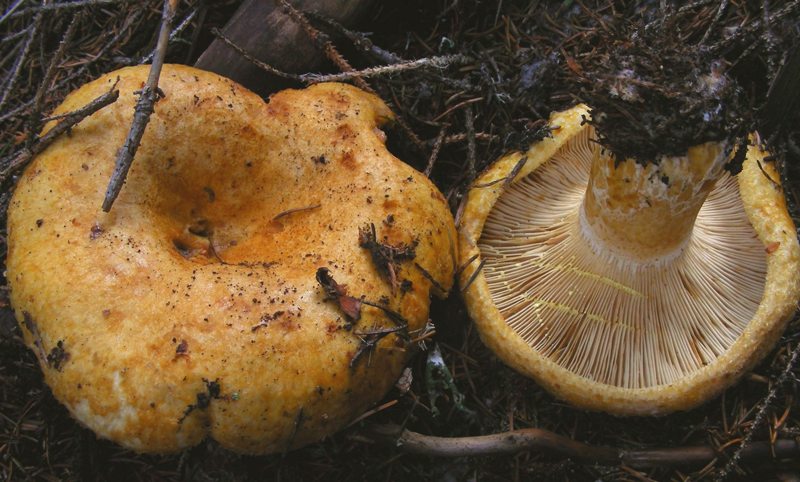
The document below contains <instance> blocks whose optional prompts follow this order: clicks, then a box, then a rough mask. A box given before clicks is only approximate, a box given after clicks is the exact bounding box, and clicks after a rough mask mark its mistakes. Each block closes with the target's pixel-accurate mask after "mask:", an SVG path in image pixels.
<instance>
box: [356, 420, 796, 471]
mask: <svg viewBox="0 0 800 482" xmlns="http://www.w3.org/2000/svg"><path fill="white" fill-rule="evenodd" d="M367 431H368V433H369V435H371V436H372V437H374V438H375V439H377V440H379V441H381V442H383V443H386V444H391V445H394V446H395V447H397V448H398V450H400V451H402V452H407V453H412V454H419V455H428V456H432V457H467V456H479V455H498V454H511V453H516V452H521V451H526V450H542V451H547V452H551V453H556V454H559V455H563V456H566V457H569V458H571V459H573V460H575V461H577V462H581V463H587V464H601V465H620V464H624V465H627V466H629V467H633V468H636V469H648V468H654V467H689V466H702V465H704V464H707V463H709V462H711V461H712V460H714V459H715V458H717V457H720V456H723V455H724V452H720V451H718V450H717V449H715V448H713V447H710V446H694V447H672V448H657V449H643V450H623V449H618V448H614V447H598V446H593V445H588V444H585V443H582V442H578V441H575V440H572V439H571V438H569V437H565V436H563V435H558V434H555V433H553V432H550V431H547V430H543V429H538V428H526V429H520V430H512V431H510V432H504V433H498V434H492V435H480V436H474V437H435V436H431V435H423V434H420V433H416V432H411V431H409V430H404V429H402V428H400V427H398V426H396V425H374V426H370V427H369V428H368V429H367ZM740 454H741V455H740V458H741V459H750V460H753V459H780V458H789V457H798V456H800V442H798V441H795V440H788V439H784V440H777V441H775V443H772V444H770V443H769V442H754V443H751V444H750V445H748V446H747V447H745V448H744V449H743V450H742V451H741V452H740Z"/></svg>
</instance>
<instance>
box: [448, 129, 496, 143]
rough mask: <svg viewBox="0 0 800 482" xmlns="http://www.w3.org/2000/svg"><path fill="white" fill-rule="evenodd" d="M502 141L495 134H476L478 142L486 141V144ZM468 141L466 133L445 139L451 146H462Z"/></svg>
mask: <svg viewBox="0 0 800 482" xmlns="http://www.w3.org/2000/svg"><path fill="white" fill-rule="evenodd" d="M498 139H500V138H499V137H498V136H496V135H494V134H489V133H486V132H476V133H475V140H476V141H485V142H494V141H496V140H498ZM465 140H467V135H466V134H464V133H461V134H453V135H450V136H447V137H445V138H444V143H445V144H446V145H449V144H461V143H462V142H464V141H465Z"/></svg>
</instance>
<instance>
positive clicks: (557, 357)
mask: <svg viewBox="0 0 800 482" xmlns="http://www.w3.org/2000/svg"><path fill="white" fill-rule="evenodd" d="M592 135H593V128H591V127H587V128H585V129H583V130H582V131H581V132H580V133H579V134H578V135H576V136H575V137H573V138H572V139H570V141H568V142H567V144H566V145H564V146H563V147H561V149H559V151H558V152H557V153H556V155H555V156H553V157H552V158H551V159H550V161H548V162H546V163H545V164H543V165H542V166H541V167H539V168H538V169H537V170H536V171H534V172H533V173H532V174H531V175H529V176H527V177H525V178H523V179H521V180H520V181H519V182H517V183H515V184H514V185H512V186H511V187H510V188H509V189H508V190H507V191H506V192H505V193H503V194H502V195H501V196H500V197H499V199H498V201H497V204H496V205H495V207H494V209H493V210H492V211H491V213H490V214H489V217H488V218H487V221H486V224H485V226H484V230H483V234H482V236H481V238H480V243H479V246H480V250H481V253H482V254H483V259H484V260H485V264H484V268H483V271H484V273H485V277H486V280H487V283H488V286H489V291H490V292H491V294H492V298H493V299H494V302H495V304H496V306H497V308H498V309H499V310H500V313H501V314H502V315H503V317H504V319H505V320H506V323H508V326H509V327H510V328H511V329H512V330H514V331H515V332H516V333H517V334H519V335H520V336H521V337H522V338H523V339H524V340H525V342H526V343H528V344H529V345H530V346H531V347H532V348H533V349H535V350H536V351H538V352H540V353H541V354H542V356H544V357H547V358H548V359H550V360H552V361H553V362H554V363H557V364H558V365H560V366H562V367H564V368H565V369H567V370H570V371H572V372H575V373H576V374H579V375H580V376H583V377H586V378H589V379H592V380H594V381H597V382H600V383H604V384H609V385H614V386H618V387H625V388H642V387H650V386H655V385H664V384H669V383H671V382H673V381H675V380H677V379H679V378H681V377H683V376H685V375H687V374H689V373H691V372H693V371H695V370H697V369H699V368H702V367H703V366H705V365H707V364H708V363H709V362H711V361H712V360H714V359H716V358H717V357H718V356H720V355H721V354H722V353H724V352H725V350H726V349H727V348H728V347H729V346H730V345H731V344H732V343H733V342H734V341H735V340H736V338H737V337H739V335H740V334H741V333H742V330H743V328H744V326H745V325H746V324H747V322H748V321H749V320H750V319H751V318H752V317H753V315H754V314H755V312H756V310H757V309H758V305H759V302H760V300H761V296H762V292H763V289H764V278H765V275H766V253H765V251H764V249H763V247H762V246H761V243H760V241H759V240H758V236H757V235H756V233H755V231H754V230H753V228H752V227H751V226H750V224H749V223H748V221H747V215H746V214H745V212H744V207H743V206H742V201H741V198H740V197H739V189H738V186H737V184H736V179H735V178H733V177H731V176H730V175H728V174H725V175H723V177H722V178H721V179H720V180H719V181H718V182H717V184H716V187H715V189H714V190H713V191H712V192H711V194H710V195H709V196H708V199H707V200H706V202H705V203H704V204H703V207H702V208H701V209H700V212H699V213H698V215H697V219H696V223H695V226H694V230H693V232H692V235H691V236H690V238H689V239H688V242H687V243H686V245H685V246H684V247H683V248H682V252H683V253H682V255H680V256H677V257H676V258H675V259H674V261H672V262H656V263H652V262H651V263H647V262H645V263H643V262H641V261H638V260H634V259H628V258H626V257H623V256H620V255H618V254H616V253H614V252H610V251H609V250H601V249H597V248H596V247H594V246H593V245H594V244H595V243H596V240H595V239H592V238H593V236H592V233H591V232H589V231H588V230H587V229H586V228H585V226H584V225H582V223H581V217H582V216H581V206H582V201H583V199H584V193H585V192H586V188H587V183H588V180H589V171H590V168H591V163H592V159H593V152H594V150H595V149H596V144H595V143H594V142H592ZM655 182H659V183H661V182H662V181H661V180H660V179H656V180H655Z"/></svg>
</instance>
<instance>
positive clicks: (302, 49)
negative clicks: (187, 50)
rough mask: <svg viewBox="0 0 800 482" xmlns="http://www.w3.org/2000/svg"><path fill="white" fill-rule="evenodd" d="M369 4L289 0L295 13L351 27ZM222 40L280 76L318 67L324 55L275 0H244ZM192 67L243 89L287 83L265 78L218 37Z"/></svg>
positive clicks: (364, 0)
mask: <svg viewBox="0 0 800 482" xmlns="http://www.w3.org/2000/svg"><path fill="white" fill-rule="evenodd" d="M371 2H372V0H293V1H292V5H294V6H295V7H297V8H298V9H300V10H305V11H315V12H317V13H320V14H322V15H326V16H328V17H330V18H332V19H333V20H336V21H338V22H340V23H342V24H344V25H345V26H347V25H353V24H354V23H355V22H356V21H357V20H358V18H359V16H360V15H361V14H362V13H363V12H364V11H365V9H366V7H367V6H368V5H369V4H370V3H371ZM223 33H224V35H225V36H226V37H228V38H230V39H231V40H232V41H233V42H234V43H236V44H237V45H239V46H241V47H242V48H244V49H245V50H246V51H248V52H250V53H251V54H252V55H253V56H255V57H256V58H257V59H259V60H261V61H263V62H266V63H268V64H270V65H272V66H274V67H276V68H278V69H280V70H283V71H285V72H293V73H303V72H309V71H314V70H317V69H319V68H320V66H323V65H324V62H325V58H324V55H323V54H322V53H321V52H320V51H319V49H318V48H317V47H315V46H314V44H313V43H312V41H311V40H310V39H309V37H308V35H307V34H306V32H304V31H303V30H302V28H301V27H300V26H299V25H297V23H296V22H294V21H292V19H291V18H289V17H288V15H286V13H284V12H283V9H282V8H281V7H280V6H279V5H278V2H277V1H275V0H245V2H244V3H242V5H241V6H240V7H239V9H238V10H237V11H236V13H235V14H234V15H233V17H231V20H230V21H229V22H228V24H227V25H226V26H225V28H224V29H223ZM195 66H196V67H198V68H201V69H204V70H209V71H212V72H216V73H218V74H221V75H224V76H226V77H229V78H231V79H233V80H235V81H237V82H239V83H241V84H242V85H244V86H245V87H247V88H249V89H251V90H253V91H255V92H258V93H259V94H262V95H263V94H267V93H269V92H273V91H275V90H278V89H280V88H283V87H285V86H286V85H287V83H286V81H284V80H281V79H277V78H275V77H274V76H270V75H269V74H266V73H265V72H263V71H262V70H260V69H259V68H258V67H256V66H255V65H253V64H252V63H250V62H249V61H248V60H246V59H244V58H243V57H242V56H241V55H239V54H237V53H236V52H235V51H233V49H231V48H230V47H229V46H227V45H225V44H224V43H223V42H222V41H220V40H219V39H217V40H215V41H214V42H213V43H212V44H211V45H210V46H209V48H208V49H206V51H205V52H203V54H202V55H201V56H200V58H199V59H198V60H197V62H196V63H195Z"/></svg>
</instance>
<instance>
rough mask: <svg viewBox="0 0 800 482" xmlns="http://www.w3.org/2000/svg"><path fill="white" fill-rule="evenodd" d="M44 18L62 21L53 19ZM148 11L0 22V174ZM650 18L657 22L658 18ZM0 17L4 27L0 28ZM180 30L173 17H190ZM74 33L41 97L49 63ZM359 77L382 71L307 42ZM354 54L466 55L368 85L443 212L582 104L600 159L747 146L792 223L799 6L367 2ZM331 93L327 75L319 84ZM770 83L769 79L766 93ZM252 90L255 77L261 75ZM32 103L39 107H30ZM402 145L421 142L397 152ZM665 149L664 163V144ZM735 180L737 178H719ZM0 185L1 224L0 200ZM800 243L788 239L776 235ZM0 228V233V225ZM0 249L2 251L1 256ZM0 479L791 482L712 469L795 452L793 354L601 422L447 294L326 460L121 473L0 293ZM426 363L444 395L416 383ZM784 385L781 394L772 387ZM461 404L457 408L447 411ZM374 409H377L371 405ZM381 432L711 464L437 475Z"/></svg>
mask: <svg viewBox="0 0 800 482" xmlns="http://www.w3.org/2000/svg"><path fill="white" fill-rule="evenodd" d="M53 3H55V4H60V3H62V2H53ZM161 3H162V2H161V1H158V0H150V1H146V2H133V1H121V0H118V1H114V0H96V1H87V2H83V1H82V2H76V3H75V4H74V5H73V6H71V7H69V8H67V7H64V6H63V5H62V6H58V5H56V7H54V8H51V9H48V10H42V9H41V8H40V7H39V5H40V2H34V1H24V0H20V1H16V0H14V1H11V0H7V1H6V2H4V5H3V6H2V8H0V32H1V33H2V36H1V37H2V39H0V73H1V74H2V81H1V82H0V98H2V99H3V100H2V101H0V125H2V130H0V157H2V158H3V160H2V162H0V171H2V170H4V169H5V168H6V167H7V166H8V165H9V162H10V159H11V158H13V156H14V155H15V154H16V153H17V152H19V151H20V150H21V149H23V148H26V147H29V146H30V145H32V144H33V143H35V142H36V137H35V135H34V133H36V132H38V131H39V128H40V126H41V118H42V116H43V115H46V113H47V112H49V111H50V110H52V108H53V107H55V106H56V105H57V104H58V103H59V102H60V101H61V99H63V97H64V96H65V95H66V94H67V93H68V92H69V91H70V90H71V89H73V88H75V87H76V86H78V85H80V84H82V83H84V82H85V81H87V80H89V79H92V78H94V77H97V76H98V75H99V74H101V73H104V72H108V71H111V70H114V69H116V68H119V67H121V66H123V65H128V64H136V63H139V62H140V61H141V60H142V58H143V57H144V56H146V55H147V54H148V53H149V52H150V51H151V50H152V48H153V46H154V45H155V38H156V35H157V32H158V27H159V22H160V16H161ZM238 4H239V2H238V1H235V0H222V1H215V2H204V1H200V0H197V1H184V2H181V5H180V7H179V11H178V14H177V17H176V25H180V24H182V22H183V20H185V19H187V18H189V20H188V22H185V25H183V27H182V29H181V30H180V32H178V33H177V34H176V35H175V38H174V40H173V42H172V43H171V44H170V47H169V50H168V53H167V61H168V62H177V63H188V64H191V63H193V62H194V60H195V59H196V58H197V57H198V56H199V54H200V53H201V52H202V51H203V50H204V49H205V48H206V47H207V46H208V44H209V43H210V42H211V41H212V40H213V35H212V33H211V31H212V28H214V27H221V26H223V25H224V24H225V22H226V21H227V19H228V18H229V17H230V16H231V14H232V13H233V12H234V11H235V9H236V7H237V6H238ZM662 4H664V5H662ZM2 12H6V13H5V14H4V13H2ZM190 16H191V17H190ZM73 20H74V21H75V22H76V24H75V27H74V34H73V35H72V36H71V38H69V39H68V41H67V43H66V46H65V49H64V53H63V55H62V56H61V58H60V60H59V61H58V62H57V65H56V68H55V70H54V73H53V77H52V80H51V81H50V83H49V84H47V85H44V86H43V87H42V82H43V79H44V78H45V72H46V71H47V68H48V64H49V63H50V60H51V59H52V58H53V57H54V55H55V52H56V50H57V49H58V47H59V42H60V41H61V39H62V36H63V35H64V32H65V31H67V29H68V26H69V24H70V23H71V22H72V21H73ZM312 23H313V24H314V25H316V26H318V27H319V28H321V29H322V30H324V31H326V32H328V33H329V34H330V35H331V37H332V39H333V41H334V43H335V44H336V46H337V47H338V49H339V51H340V52H342V55H343V57H344V58H346V59H347V60H348V61H349V62H350V63H351V64H352V65H353V66H355V67H356V68H364V67H369V66H373V65H381V64H382V63H384V61H382V60H381V59H382V58H383V59H385V56H383V57H382V56H381V52H379V51H378V50H377V49H374V48H373V49H369V48H362V47H361V46H359V45H356V44H354V43H353V42H352V41H351V40H349V39H347V38H346V37H345V36H344V35H342V34H341V33H340V32H337V31H336V29H335V28H333V27H331V26H330V25H328V24H326V23H325V22H322V21H319V20H315V21H313V22H312ZM358 28H359V30H360V31H363V32H371V34H370V35H369V39H370V40H371V42H372V44H373V45H375V46H378V47H380V48H381V49H384V50H386V51H389V52H391V53H393V54H394V55H396V56H398V57H401V58H403V59H406V60H413V59H421V58H431V57H434V56H438V55H445V54H456V53H458V54H463V55H465V56H467V57H468V59H467V60H466V61H464V62H460V63H457V64H454V65H452V66H450V67H448V68H444V69H431V68H420V69H410V70H404V71H400V72H396V73H393V74H391V75H383V76H378V77H371V78H368V79H366V83H367V84H368V86H369V87H371V88H372V89H374V90H375V91H376V92H377V93H378V94H379V95H380V96H381V97H382V98H383V99H384V100H385V101H387V102H388V103H389V104H390V105H391V106H392V108H393V109H394V110H395V112H396V113H397V114H398V115H399V116H400V117H401V118H402V120H403V121H404V123H405V125H406V126H407V129H404V128H402V127H400V126H398V127H397V128H396V129H394V130H393V131H392V132H390V139H389V144H390V147H391V149H392V150H393V151H394V152H395V153H396V155H398V157H400V158H401V159H403V160H405V161H406V162H408V163H409V164H411V165H413V166H414V167H416V168H417V169H419V170H421V171H424V170H426V169H429V171H430V172H431V178H432V179H433V180H434V181H435V182H436V184H437V185H438V186H439V188H440V189H441V190H442V192H443V193H444V194H445V195H446V196H447V198H448V200H449V202H450V204H451V206H452V208H453V210H454V212H455V211H456V209H457V207H458V206H459V204H460V202H461V199H462V197H463V195H464V193H465V191H466V188H467V186H468V185H469V184H470V183H471V182H472V180H473V179H474V178H475V176H476V174H477V173H478V172H480V171H481V170H482V169H483V168H485V167H486V166H487V165H488V164H489V163H490V162H492V161H493V160H494V159H496V158H497V157H498V156H499V155H500V154H502V153H504V152H506V151H509V150H516V149H521V148H524V147H526V146H527V145H528V144H529V143H530V142H531V141H533V140H536V139H539V138H541V137H542V136H543V135H546V134H547V131H546V130H544V129H542V127H543V125H544V121H545V120H546V119H547V117H548V115H549V113H550V112H552V111H554V110H560V109H563V108H566V107H568V106H570V105H572V104H574V103H576V102H578V101H584V102H587V103H589V104H590V105H592V106H593V107H594V109H595V111H594V112H595V114H594V120H593V122H594V123H595V124H596V126H597V128H598V130H599V132H600V134H601V136H602V139H603V142H604V144H605V145H606V147H608V148H609V149H610V150H611V151H612V152H613V153H615V154H616V155H618V156H621V157H635V158H636V159H638V160H639V161H641V162H651V161H653V160H654V159H657V157H658V156H659V155H662V154H677V153H680V152H682V151H683V150H685V148H686V147H687V146H690V145H693V144H697V143H700V142H704V141H708V140H721V139H727V140H728V141H729V142H730V144H731V145H732V146H733V145H739V144H741V142H742V140H743V139H745V136H746V134H747V133H748V132H750V131H752V130H753V129H754V128H758V129H759V130H760V132H761V134H762V140H764V142H766V143H767V145H768V147H769V148H770V150H771V152H773V153H774V155H775V159H776V160H777V161H778V162H779V166H780V167H781V172H782V174H783V176H784V185H785V190H786V193H787V197H788V199H789V201H790V204H792V209H793V212H794V213H795V215H796V214H797V212H798V211H797V206H798V205H799V204H798V201H800V197H798V193H799V192H800V172H798V166H800V148H798V145H800V127H798V126H800V118H799V117H800V116H798V114H797V110H796V107H798V100H797V99H798V93H799V92H800V85H798V83H799V82H800V80H798V79H800V74H798V71H800V67H798V63H800V60H798V58H799V57H800V56H798V55H796V54H795V55H792V54H791V53H792V52H797V49H798V47H799V46H800V45H798V39H800V2H798V1H796V0H795V1H788V2H772V1H770V2H746V1H709V0H699V1H695V2H693V3H690V4H689V3H683V2H681V3H680V4H678V3H675V4H673V3H671V2H655V1H639V2H609V1H605V0H583V1H572V0H564V1H559V2H540V1H536V0H533V1H511V0H493V1H479V0H409V1H406V2H381V1H376V2H374V5H373V7H372V8H371V10H370V11H369V12H368V14H367V15H366V17H365V18H364V19H363V20H362V22H361V24H360V25H359V27H358ZM326 69H327V70H328V71H331V72H335V71H337V69H336V67H335V66H334V64H333V63H331V64H330V65H329V66H328V67H326ZM782 72H784V73H782ZM264 75H265V77H266V76H268V75H269V74H267V73H265V74H264ZM37 91H40V92H41V96H40V98H38V100H37ZM409 131H410V132H413V134H414V135H415V136H416V137H417V138H418V140H419V142H417V141H415V139H414V136H412V134H410V133H409ZM665 141H666V142H665ZM733 167H734V170H735V166H733ZM13 184H14V178H13V176H11V177H8V178H7V179H3V180H2V185H1V186H0V204H2V206H3V208H2V212H3V213H4V212H5V206H6V205H7V203H8V197H9V195H10V193H11V192H12V191H13ZM795 220H796V222H797V217H796V216H795ZM0 225H1V226H4V225H5V215H4V214H3V215H2V219H0ZM4 253H5V230H4V228H3V229H0V254H4ZM0 290H2V291H1V292H0V294H3V296H0V306H2V309H1V310H0V478H2V479H4V480H114V481H117V480H173V479H186V480H264V479H274V480H443V481H449V480H531V479H541V480H706V479H709V480H710V479H724V478H729V479H737V478H761V479H764V480H773V479H783V480H796V478H797V477H800V461H798V459H789V460H780V459H778V460H775V459H771V458H769V457H764V458H761V459H758V460H748V461H739V460H736V459H735V456H734V458H733V459H731V456H732V455H735V454H736V450H737V447H740V446H741V445H742V442H743V441H747V442H750V441H770V440H775V439H795V440H798V439H800V405H798V402H797V400H796V397H798V396H800V394H798V389H800V378H799V377H800V368H798V366H797V363H796V359H795V360H794V361H792V356H791V355H792V353H796V352H797V349H798V346H800V322H799V321H798V320H795V321H794V322H793V323H792V324H791V325H790V327H789V329H788V330H787V331H786V333H785V334H784V336H783V338H782V339H781V340H780V343H779V344H778V345H777V346H776V347H775V349H774V350H773V351H772V352H771V353H770V354H769V355H768V356H767V357H766V359H765V361H764V362H763V363H762V364H760V365H759V366H758V367H756V369H755V370H754V371H753V372H752V373H751V374H749V375H748V376H746V377H745V378H744V379H743V380H742V381H740V382H739V383H738V384H736V385H735V386H734V387H732V388H730V389H729V390H728V391H726V392H725V393H724V394H723V395H722V396H721V397H718V398H717V399H715V400H712V401H710V402H708V403H706V404H705V405H703V406H702V407H700V408H698V409H695V410H692V411H690V412H686V413H678V414H674V415H669V416H666V417H661V418H647V417H644V418H616V417H612V416H609V415H605V414H600V413H589V412H584V411H581V410H576V409H574V408H571V407H569V406H567V405H565V404H563V403H561V402H559V401H558V400H555V399H554V398H552V397H551V396H550V395H548V394H547V393H546V392H544V391H543V390H542V389H540V388H539V387H538V386H537V385H536V384H535V383H534V382H533V381H531V380H528V379H527V378H524V377H522V376H520V375H518V374H516V373H515V372H513V371H512V370H511V369H509V368H507V367H505V366H504V365H503V364H502V363H500V362H499V361H498V360H497V359H496V358H495V357H494V356H493V355H492V354H491V352H489V351H488V350H487V349H486V348H485V347H484V346H483V345H482V343H481V342H480V340H479V338H478V336H477V334H476V332H475V329H474V327H473V325H472V324H471V322H470V321H469V318H468V317H467V315H466V312H465V308H464V306H463V304H462V302H461V300H460V296H459V294H458V293H454V294H452V295H451V296H450V298H449V299H447V300H446V301H444V302H435V303H434V305H433V309H432V314H431V318H432V320H433V321H434V323H435V325H436V335H435V336H433V337H432V338H429V339H428V340H426V342H425V344H426V348H427V350H422V351H421V352H420V353H419V354H418V356H417V357H416V358H415V359H414V361H413V363H412V364H411V366H410V368H411V374H412V377H413V381H412V382H411V385H410V389H409V390H408V391H405V390H400V389H399V388H398V389H394V390H393V391H392V392H390V393H389V394H387V396H386V399H385V400H384V401H383V403H382V404H380V407H386V408H382V409H380V410H376V411H375V413H373V414H371V415H369V416H368V417H366V418H365V419H364V420H362V421H360V422H358V423H357V424H355V425H353V426H352V427H350V428H348V429H346V430H344V431H342V432H341V433H339V434H336V435H334V436H332V437H330V438H328V439H326V440H324V441H323V442H320V443H318V444H315V445H312V446H308V447H306V448H303V449H300V450H297V451H294V452H290V453H288V454H285V455H274V456H263V457H247V456H240V455H236V454H233V453H230V452H228V451H226V450H224V449H222V448H220V447H218V446H217V445H216V444H215V443H213V442H207V443H204V444H201V445H200V446H198V447H196V448H194V449H191V450H188V451H186V452H184V453H181V454H176V455H169V456H151V455H138V454H136V453H133V452H130V451H127V450H124V449H122V448H120V447H118V446H117V445H115V444H113V443H110V442H107V441H104V440H98V439H96V437H95V436H94V435H93V433H91V432H90V431H88V430H86V429H84V428H82V427H81V426H79V425H78V424H77V423H75V422H74V421H73V420H72V419H71V418H70V416H69V414H68V413H67V411H66V410H65V409H64V408H63V407H62V406H61V405H60V404H59V403H58V402H56V401H55V399H54V398H53V397H52V395H51V394H50V392H49V390H48V388H47V387H46V385H45V384H44V383H43V380H42V376H41V373H40V370H39V368H38V364H37V362H36V359H35V357H34V355H33V354H32V353H31V352H30V351H29V350H28V349H27V348H25V347H24V345H23V343H22V340H21V334H20V330H19V328H18V327H17V325H16V322H15V321H14V319H13V314H12V313H11V311H10V309H9V307H8V301H7V299H6V296H5V293H6V291H7V289H6V287H5V284H4V282H3V283H2V286H0ZM434 345H438V348H439V350H440V351H441V353H442V356H443V358H444V361H445V364H446V365H447V367H448V370H449V372H450V373H451V374H452V377H453V382H454V383H453V384H448V383H443V382H442V380H441V379H437V378H436V377H435V376H434V377H433V378H432V377H431V375H426V374H429V373H434V372H431V371H429V370H426V368H427V364H428V361H429V356H430V354H431V353H432V352H433V350H432V348H433V347H434ZM782 374H783V375H782ZM462 395H463V398H462ZM387 402H391V403H387ZM385 423H393V424H398V425H403V426H406V427H407V428H409V429H411V430H414V431H416V432H420V433H424V434H430V435H439V436H466V435H481V434H489V433H498V432H503V431H507V430H510V429H517V428H525V427H539V428H543V429H547V430H550V431H553V432H555V433H558V434H560V435H565V436H568V437H571V438H572V439H574V440H577V441H580V442H584V443H588V444H592V445H606V446H613V447H620V448H624V449H631V450H632V449H639V448H654V447H687V446H697V445H708V446H712V447H716V448H719V447H725V448H728V449H729V450H727V451H725V452H724V454H722V455H720V457H718V458H717V459H715V460H713V461H711V462H710V463H708V464H707V465H705V466H683V467H678V468H675V467H672V468H670V467H663V468H655V469H648V470H635V469H632V468H630V467H626V466H624V465H621V464H619V465H612V466H601V465H587V464H580V463H577V462H575V461H573V460H571V459H568V458H564V457H562V456H558V455H556V454H552V453H546V452H540V451H529V452H521V453H518V454H516V455H502V456H485V457H468V458H456V459H435V458H430V457H425V456H417V455H410V454H406V453H404V452H402V450H400V449H398V448H396V447H393V446H389V445H385V444H380V443H376V441H375V440H374V439H373V438H372V437H371V436H370V434H369V432H368V431H367V428H368V427H369V426H370V425H371V424H385Z"/></svg>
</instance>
